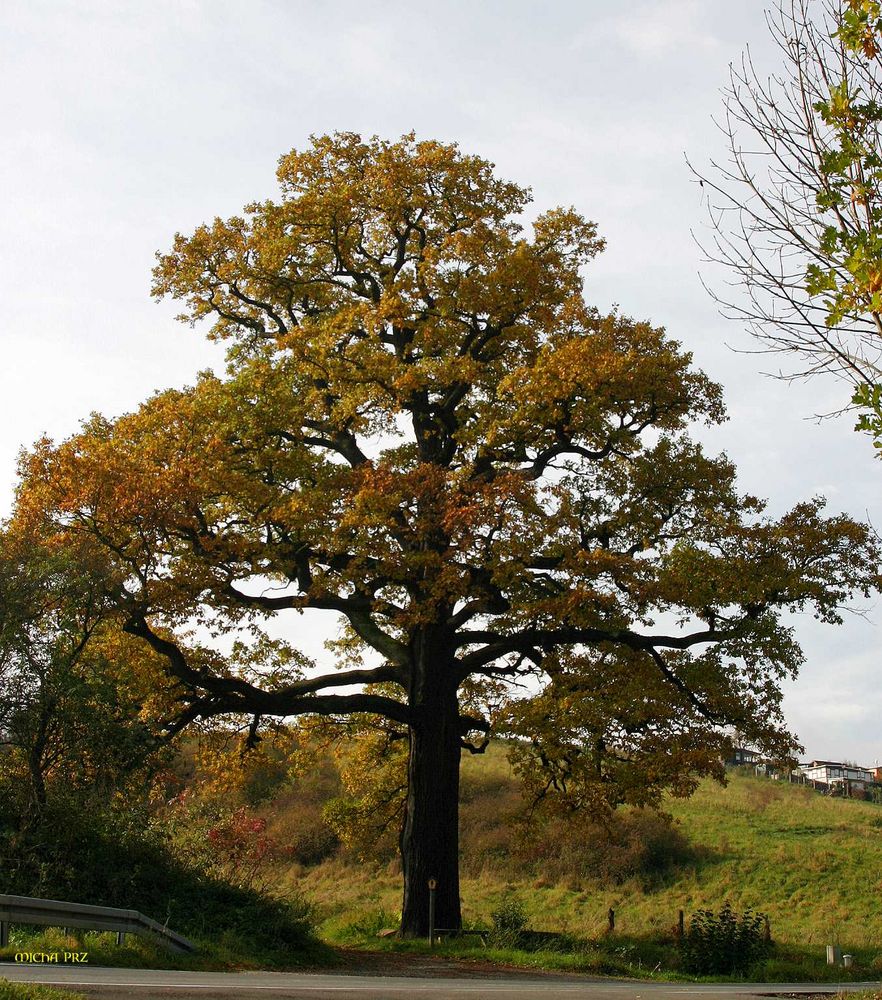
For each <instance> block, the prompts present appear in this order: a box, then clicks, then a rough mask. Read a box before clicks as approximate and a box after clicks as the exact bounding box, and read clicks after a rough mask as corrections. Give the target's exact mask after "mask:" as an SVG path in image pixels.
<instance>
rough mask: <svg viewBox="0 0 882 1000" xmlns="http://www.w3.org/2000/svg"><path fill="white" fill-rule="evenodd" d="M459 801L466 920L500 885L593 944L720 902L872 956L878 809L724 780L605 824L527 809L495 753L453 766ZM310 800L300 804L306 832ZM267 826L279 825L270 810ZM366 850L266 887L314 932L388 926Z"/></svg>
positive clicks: (282, 826)
mask: <svg viewBox="0 0 882 1000" xmlns="http://www.w3.org/2000/svg"><path fill="white" fill-rule="evenodd" d="M293 798H294V797H293V796H292V799H291V800H289V802H290V806H289V808H292V807H293V808H294V809H295V810H296V809H297V807H296V806H295V805H294V801H293ZM463 800H464V801H463V808H462V821H461V830H462V855H463V862H462V867H463V879H462V895H463V904H464V915H465V919H466V921H467V922H469V923H471V924H473V925H474V924H477V925H480V924H484V925H487V924H489V922H490V913H491V911H492V910H493V909H494V908H495V907H496V906H498V904H499V903H500V901H501V900H502V899H503V898H504V896H505V895H506V894H507V893H508V894H511V893H514V894H515V895H516V896H517V897H518V899H519V900H520V902H521V903H522V904H523V905H524V907H525V908H526V911H527V915H528V918H529V924H530V926H531V927H533V928H534V929H537V930H553V931H564V932H567V933H571V934H574V935H578V936H579V937H588V938H592V937H598V936H600V935H601V934H603V933H604V931H605V929H606V927H607V911H608V909H609V908H610V907H611V908H613V909H614V910H615V914H616V931H617V933H622V934H623V935H634V936H643V935H653V936H655V935H659V934H664V933H665V932H667V931H668V930H670V929H671V928H672V927H673V926H674V925H675V924H676V921H677V912H678V910H680V909H682V910H684V911H685V912H686V918H687V920H688V918H689V914H690V913H692V912H694V911H695V910H696V909H699V908H702V907H708V908H713V909H718V908H719V907H720V906H721V905H722V903H723V902H724V901H726V900H728V901H730V902H731V903H732V905H733V906H734V907H735V908H736V909H746V908H748V907H750V908H753V909H755V910H760V911H762V912H763V913H767V914H768V915H769V917H770V921H771V928H772V934H773V936H774V937H775V938H776V939H777V940H779V941H786V942H791V943H793V944H798V945H800V946H813V947H818V948H820V947H821V946H822V945H824V944H826V943H840V944H842V945H843V946H845V947H851V948H861V949H868V948H869V949H873V948H876V947H879V950H880V951H882V907H880V905H879V893H880V889H882V807H880V806H877V805H874V804H871V803H863V802H857V801H847V800H841V799H830V798H825V797H824V796H821V795H819V794H818V793H816V792H813V791H811V790H810V789H807V788H804V787H800V786H795V785H788V784H786V783H779V782H773V781H768V780H766V779H762V778H754V777H750V776H746V775H743V774H737V773H734V774H731V775H730V780H729V784H728V785H727V786H726V787H724V788H722V787H720V786H718V785H716V784H715V783H713V782H705V783H703V784H702V785H701V786H700V788H699V789H698V791H697V792H696V794H695V795H694V796H693V797H692V798H691V799H686V800H676V799H671V800H669V801H668V802H667V803H666V804H665V809H666V811H667V812H668V813H670V815H671V816H672V817H673V824H672V825H670V826H669V825H667V824H665V823H664V822H662V821H660V820H658V818H657V817H655V816H654V815H653V814H646V813H639V812H636V811H635V812H630V813H629V812H627V811H625V812H623V814H622V815H621V816H620V817H617V818H616V820H615V825H614V828H613V829H612V830H610V831H608V832H606V831H604V830H603V829H602V828H601V827H599V826H597V825H595V824H592V823H590V822H588V821H586V820H585V819H584V818H580V817H574V818H573V819H571V820H569V821H565V820H562V819H557V820H554V821H547V820H546V821H544V822H540V821H539V820H538V819H537V818H536V816H534V817H533V818H532V819H531V818H529V816H528V811H527V809H526V806H525V804H524V803H523V802H522V800H521V798H520V795H519V791H518V786H517V782H516V780H515V778H514V777H513V776H512V775H511V773H510V771H509V767H508V763H507V761H506V759H505V756H504V752H503V750H502V749H497V750H496V751H495V752H494V753H491V754H488V755H486V756H485V757H484V758H483V759H474V760H472V759H470V760H467V761H465V762H464V780H463ZM316 805H317V803H315V802H313V803H312V805H311V807H310V808H308V809H307V811H306V813H307V815H309V817H310V822H311V825H312V826H313V827H314V826H315V824H316V823H320V822H321V820H320V816H321V811H320V809H317V808H316ZM276 808H278V803H277V806H276ZM270 823H271V829H272V828H274V829H275V832H276V833H277V835H281V836H283V837H284V836H285V835H286V834H287V833H288V832H290V827H289V823H290V817H289V819H288V820H287V821H286V817H285V815H284V813H277V814H276V815H275V816H274V817H271V819H270ZM295 825H297V826H298V827H301V829H302V826H301V824H300V823H297V824H295ZM305 832H309V833H310V834H311V835H312V836H316V835H317V833H316V831H315V830H314V829H312V830H310V831H305ZM319 839H320V840H321V839H322V837H321V835H319ZM325 840H326V841H327V840H328V837H327V836H326V837H325ZM378 851H379V856H374V857H362V858H358V857H357V856H356V855H355V854H354V853H353V852H351V851H348V852H347V851H345V850H337V851H334V852H329V851H326V852H325V853H326V855H327V856H325V858H324V860H322V861H321V862H320V863H317V864H307V865H303V864H292V865H291V866H289V867H286V868H282V869H280V870H279V871H278V879H279V885H280V886H293V885H296V886H297V887H298V889H300V890H301V891H303V892H304V893H305V894H306V895H307V897H308V898H310V899H312V900H313V902H314V904H315V906H316V908H317V913H318V916H319V918H320V920H321V921H322V922H323V930H324V932H325V934H327V935H329V936H331V937H338V938H347V937H348V938H352V937H353V936H358V935H359V934H363V935H365V936H367V935H370V934H371V933H373V932H375V931H376V930H377V929H379V928H380V927H382V926H391V925H394V923H395V920H396V914H397V912H398V909H399V906H400V902H399V894H400V874H399V870H398V866H397V863H396V861H395V859H394V857H392V850H391V839H390V840H388V841H387V843H386V846H385V848H384V847H383V846H382V841H381V842H380V847H379V848H378Z"/></svg>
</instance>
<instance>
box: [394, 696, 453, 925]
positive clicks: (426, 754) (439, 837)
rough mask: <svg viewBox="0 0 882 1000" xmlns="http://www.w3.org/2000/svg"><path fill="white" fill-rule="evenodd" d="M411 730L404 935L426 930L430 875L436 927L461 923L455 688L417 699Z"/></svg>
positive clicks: (403, 832)
mask: <svg viewBox="0 0 882 1000" xmlns="http://www.w3.org/2000/svg"><path fill="white" fill-rule="evenodd" d="M414 708H415V713H414V714H415V720H414V724H413V725H412V726H411V728H410V755H409V758H408V766H407V767H408V773H407V778H408V789H407V805H406V811H405V816H404V823H403V825H402V828H401V838H400V846H401V865H402V869H403V873H404V905H403V907H402V912H401V934H402V936H403V937H408V938H414V937H427V936H428V933H429V879H435V881H436V883H437V888H436V890H435V926H436V927H444V928H451V929H458V928H459V927H461V926H462V914H461V911H460V904H459V759H460V733H459V704H458V701H457V697H456V691H455V689H454V690H452V691H448V692H445V693H444V694H443V695H442V694H440V693H436V695H435V696H434V697H424V698H421V699H420V704H419V705H418V706H414Z"/></svg>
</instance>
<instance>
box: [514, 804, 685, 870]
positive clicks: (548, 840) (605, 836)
mask: <svg viewBox="0 0 882 1000" xmlns="http://www.w3.org/2000/svg"><path fill="white" fill-rule="evenodd" d="M513 854H514V855H515V858H516V860H517V861H519V862H520V863H521V864H522V865H523V864H528V865H530V866H531V867H532V868H533V870H534V871H541V874H542V876H543V877H544V878H546V879H550V880H552V881H561V882H563V881H568V882H571V883H573V884H580V883H581V881H582V880H583V879H584V880H592V881H597V882H601V883H604V884H606V885H621V884H622V883H623V882H626V881H627V880H628V879H631V878H638V879H640V880H641V881H643V882H644V883H646V884H652V883H653V882H655V881H657V880H659V879H660V878H663V877H664V875H665V874H666V873H667V872H668V871H670V870H671V869H673V868H676V867H678V866H681V865H685V864H687V863H689V862H691V861H693V860H694V859H695V856H696V852H695V850H694V849H693V848H692V846H691V845H690V843H689V841H688V840H687V838H686V837H685V836H684V835H683V833H682V832H681V831H680V829H679V828H678V827H677V826H676V825H675V824H674V823H673V821H672V820H671V817H670V816H668V815H666V814H664V813H659V812H656V811H654V810H652V809H628V810H623V811H622V812H620V813H613V814H612V815H611V816H609V817H607V818H606V819H605V821H604V822H601V821H600V820H598V819H596V818H594V817H592V816H590V815H587V814H580V813H575V814H574V813H569V814H565V815H551V816H545V817H534V818H533V819H532V820H531V822H530V823H529V824H528V825H524V826H523V827H522V828H521V835H520V837H519V838H518V840H517V841H516V843H515V845H514V851H513Z"/></svg>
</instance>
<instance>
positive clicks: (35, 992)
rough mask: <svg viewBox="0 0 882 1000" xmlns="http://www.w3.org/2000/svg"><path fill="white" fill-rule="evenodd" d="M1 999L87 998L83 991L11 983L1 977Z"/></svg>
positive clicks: (63, 999) (45, 999) (79, 999)
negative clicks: (72, 991) (73, 991)
mask: <svg viewBox="0 0 882 1000" xmlns="http://www.w3.org/2000/svg"><path fill="white" fill-rule="evenodd" d="M0 1000H86V997H84V996H83V994H82V993H71V992H69V991H68V990H56V989H53V988H52V987H51V986H37V985H34V984H31V983H10V982H9V981H8V980H6V979H0Z"/></svg>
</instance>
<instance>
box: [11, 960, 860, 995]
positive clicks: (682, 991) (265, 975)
mask: <svg viewBox="0 0 882 1000" xmlns="http://www.w3.org/2000/svg"><path fill="white" fill-rule="evenodd" d="M0 977H2V978H6V979H9V980H12V981H14V982H28V983H46V984H50V985H53V986H67V987H70V988H71V989H76V990H78V991H79V992H81V993H85V994H86V995H87V996H89V997H95V998H102V1000H123V998H125V1000H130V998H136V1000H153V998H165V1000H184V998H192V997H198V998H199V1000H258V998H259V1000H408V998H410V997H416V998H425V1000H480V998H482V997H488V998H490V1000H581V998H584V1000H684V998H686V1000H688V998H689V997H695V998H701V1000H738V998H747V997H772V996H778V997H782V996H801V997H803V998H804V997H808V996H819V995H822V994H827V995H831V994H832V995H835V994H836V993H837V992H838V991H839V990H840V989H845V990H848V991H851V990H857V989H873V988H879V984H878V983H850V984H848V985H847V986H844V987H839V986H837V985H836V984H822V985H806V984H805V983H802V984H786V983H784V984H782V983H774V984H770V983H731V984H730V983H722V984H720V983H712V984H705V983H700V984H699V983H655V982H653V983H648V982H627V981H624V980H614V979H588V978H576V977H570V976H542V977H540V976H529V975H525V976H509V975H505V976H502V977H498V976H494V977H493V978H487V979H477V978H469V979H454V978H451V977H432V978H426V979H421V978H408V977H404V976H359V975H352V976H350V975H339V974H336V975H334V974H331V975H329V974H316V973H301V972H233V973H229V972H173V971H163V970H158V969H107V968H103V967H100V966H86V967H76V966H65V965H48V966H47V965H16V964H13V963H6V962H0Z"/></svg>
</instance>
